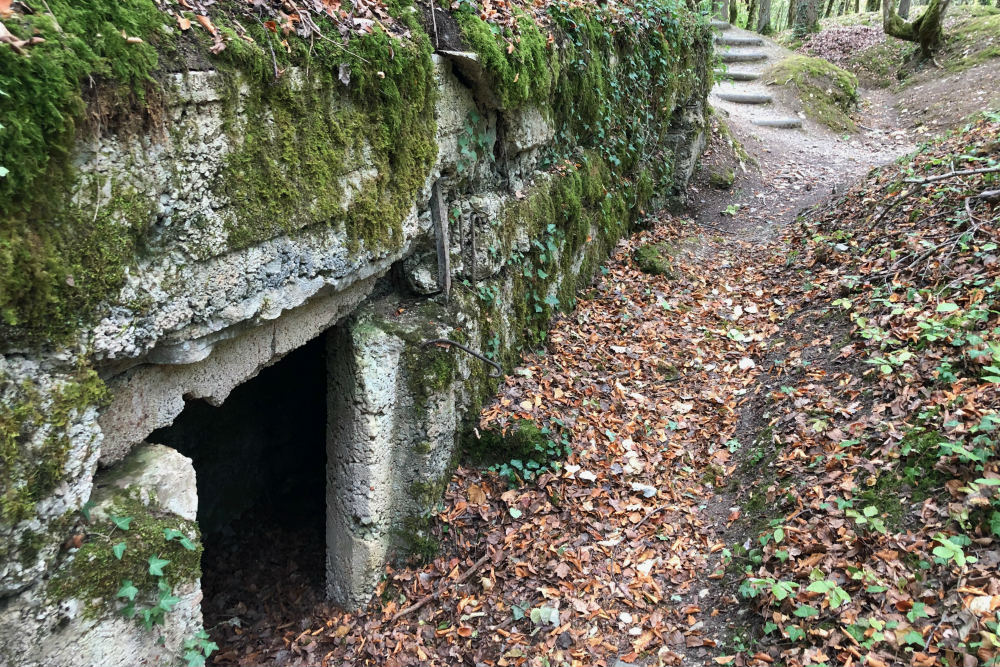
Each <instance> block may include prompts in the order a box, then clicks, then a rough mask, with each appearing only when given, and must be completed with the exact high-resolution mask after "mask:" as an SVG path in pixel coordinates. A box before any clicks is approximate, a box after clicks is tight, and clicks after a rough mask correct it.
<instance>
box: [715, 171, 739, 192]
mask: <svg viewBox="0 0 1000 667" xmlns="http://www.w3.org/2000/svg"><path fill="white" fill-rule="evenodd" d="M708 182H709V184H710V185H711V186H712V187H713V188H718V189H719V190H728V189H729V188H731V187H733V183H735V182H736V172H735V171H733V170H732V169H713V170H712V171H709V172H708Z"/></svg>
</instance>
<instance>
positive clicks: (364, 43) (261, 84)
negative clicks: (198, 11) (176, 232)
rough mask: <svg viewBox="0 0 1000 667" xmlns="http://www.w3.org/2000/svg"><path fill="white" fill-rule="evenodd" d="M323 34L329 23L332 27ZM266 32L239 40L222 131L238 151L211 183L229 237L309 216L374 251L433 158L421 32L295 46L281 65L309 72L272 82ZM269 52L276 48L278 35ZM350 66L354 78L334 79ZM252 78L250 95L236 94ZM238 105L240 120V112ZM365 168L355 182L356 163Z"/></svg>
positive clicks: (386, 245)
mask: <svg viewBox="0 0 1000 667" xmlns="http://www.w3.org/2000/svg"><path fill="white" fill-rule="evenodd" d="M331 31H332V32H334V31H335V30H334V29H333V28H332V27H331ZM276 40H278V38H277V37H276V36H272V35H271V34H270V33H268V32H267V31H260V32H259V34H257V35H256V39H255V43H254V44H248V43H246V42H245V41H243V40H235V41H234V42H233V44H236V43H239V47H238V48H233V49H227V50H226V51H224V52H223V55H226V54H228V56H227V57H228V59H229V61H230V62H231V64H232V65H233V66H234V67H235V71H234V72H232V73H231V74H230V76H231V85H230V94H229V95H228V102H229V105H230V111H229V117H230V122H229V129H228V131H229V133H230V134H231V135H232V137H233V140H234V141H235V142H236V143H237V144H238V146H239V148H238V149H237V150H236V151H235V152H234V153H233V154H232V155H231V156H230V157H229V158H228V159H227V164H226V168H225V169H224V170H223V171H222V172H221V173H220V175H219V179H218V181H217V183H216V185H215V189H216V191H219V192H224V193H226V195H227V196H228V197H229V199H230V200H231V201H233V202H234V203H235V207H234V210H233V211H232V214H231V217H230V218H229V220H228V221H227V231H228V234H229V244H230V246H231V247H232V248H243V247H247V246H250V245H253V244H255V243H258V242H260V241H262V240H265V239H268V238H272V237H274V236H276V235H278V234H280V233H283V232H292V231H295V230H298V229H301V228H304V227H308V226H310V225H314V224H326V225H333V226H342V227H343V228H344V229H345V230H346V231H347V233H348V236H349V238H350V240H351V241H352V242H353V243H354V244H355V245H356V246H357V245H359V244H360V243H364V245H365V247H366V248H368V249H370V250H374V251H380V250H383V249H393V248H397V247H398V246H399V245H400V244H401V243H402V241H403V239H402V222H403V219H404V218H405V217H406V215H407V214H408V213H409V211H410V208H411V207H412V205H413V200H414V198H415V196H416V193H417V191H418V190H419V188H420V187H421V186H422V185H423V183H424V181H425V179H426V177H427V174H428V172H429V170H430V168H431V165H432V164H433V163H434V159H435V157H436V155H437V144H436V143H435V141H434V134H435V131H436V124H435V121H434V102H435V94H436V88H435V84H434V71H433V64H432V63H431V59H430V54H431V46H430V41H429V39H428V38H427V35H426V34H425V33H423V31H422V30H419V29H417V30H416V31H415V32H414V38H413V40H412V42H409V43H404V42H402V41H400V40H397V39H394V38H392V37H390V36H388V35H387V34H385V33H384V32H382V31H381V30H376V31H375V32H373V33H371V34H368V35H364V36H360V37H354V38H352V39H351V40H350V42H349V43H348V46H347V47H346V50H345V49H339V48H336V47H334V46H330V45H326V44H324V43H323V42H320V43H318V44H314V45H312V46H310V45H309V44H306V43H299V42H296V44H295V46H294V48H293V52H292V53H291V54H283V55H282V60H281V66H284V67H291V66H293V65H294V66H298V67H300V68H302V71H303V72H308V73H309V74H308V76H307V75H305V74H303V77H302V79H300V78H298V77H293V76H291V75H289V74H286V75H284V76H283V77H282V78H281V79H279V80H278V81H277V82H274V81H273V76H274V75H273V63H272V60H271V54H270V51H269V50H268V49H267V48H266V46H267V45H268V43H269V42H270V41H276ZM271 47H272V48H274V49H275V52H276V53H277V52H278V51H284V49H283V46H282V45H281V44H279V43H277V42H276V43H274V44H271ZM341 66H347V67H349V68H350V70H349V71H350V85H349V86H347V87H346V88H345V86H344V84H343V83H342V82H341V81H340V79H339V73H340V68H341ZM245 80H249V84H250V88H251V91H252V92H251V95H250V96H249V98H247V99H242V98H241V95H240V93H239V91H238V88H239V84H240V82H242V81H245ZM238 105H239V106H241V107H242V108H241V109H239V111H241V113H243V114H244V116H245V119H244V120H237V119H236V113H237V110H238V108H237V107H238ZM361 167H363V168H364V169H365V170H366V172H367V173H366V174H364V175H362V176H361V180H360V182H356V186H357V187H356V188H355V186H352V185H347V186H346V187H345V182H350V177H349V174H350V172H351V170H352V169H358V168H361Z"/></svg>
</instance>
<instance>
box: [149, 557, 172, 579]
mask: <svg viewBox="0 0 1000 667" xmlns="http://www.w3.org/2000/svg"><path fill="white" fill-rule="evenodd" d="M169 562H170V561H169V560H165V559H163V558H160V557H159V556H150V557H149V573H150V574H151V575H153V576H154V577H162V576H163V568H164V566H166V564H167V563H169Z"/></svg>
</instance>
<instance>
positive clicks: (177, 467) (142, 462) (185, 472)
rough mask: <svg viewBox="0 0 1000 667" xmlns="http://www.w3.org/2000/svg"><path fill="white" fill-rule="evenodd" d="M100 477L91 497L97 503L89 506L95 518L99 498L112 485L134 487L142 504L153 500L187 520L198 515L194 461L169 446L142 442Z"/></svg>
mask: <svg viewBox="0 0 1000 667" xmlns="http://www.w3.org/2000/svg"><path fill="white" fill-rule="evenodd" d="M100 481H101V486H102V487H103V488H99V489H98V490H97V492H96V493H95V494H94V497H93V500H94V501H95V502H96V503H97V505H96V506H95V507H94V509H92V510H91V518H92V519H94V520H96V519H98V518H99V517H101V516H102V511H101V505H102V503H101V500H102V499H103V498H107V497H108V496H109V495H110V494H111V493H112V492H113V490H114V489H117V490H121V491H124V490H126V489H134V490H135V491H136V493H137V497H138V500H139V501H140V502H142V504H144V505H147V506H149V505H150V504H154V505H156V506H158V507H160V508H162V509H164V510H167V511H168V512H172V513H173V514H176V515H177V516H179V517H181V518H184V519H187V520H188V521H194V520H195V519H197V514H198V488H197V486H196V484H195V473H194V464H193V463H192V462H191V459H189V458H188V457H186V456H184V455H183V454H180V453H178V452H177V450H175V449H171V448H170V447H164V446H163V445H156V444H149V443H144V444H142V445H140V446H138V447H136V448H134V449H133V450H132V451H131V453H130V454H129V456H128V458H127V459H126V460H125V461H123V462H122V464H121V465H119V466H115V467H114V468H113V469H112V470H111V471H110V472H109V473H108V474H106V475H104V476H103V477H102V479H101V480H100Z"/></svg>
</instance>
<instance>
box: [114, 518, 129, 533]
mask: <svg viewBox="0 0 1000 667" xmlns="http://www.w3.org/2000/svg"><path fill="white" fill-rule="evenodd" d="M111 523H113V524H115V525H116V526H118V527H119V528H121V529H122V530H128V528H129V526H130V525H132V517H130V516H112V517H111Z"/></svg>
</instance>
